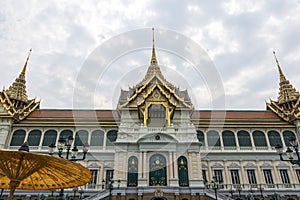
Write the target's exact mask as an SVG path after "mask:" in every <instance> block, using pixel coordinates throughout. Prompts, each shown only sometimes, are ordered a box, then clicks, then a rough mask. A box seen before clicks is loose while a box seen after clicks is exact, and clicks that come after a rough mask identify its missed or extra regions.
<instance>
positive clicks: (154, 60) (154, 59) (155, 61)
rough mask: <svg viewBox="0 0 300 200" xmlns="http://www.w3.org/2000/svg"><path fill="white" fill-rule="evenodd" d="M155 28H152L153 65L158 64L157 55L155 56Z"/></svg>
mask: <svg viewBox="0 0 300 200" xmlns="http://www.w3.org/2000/svg"><path fill="white" fill-rule="evenodd" d="M154 44H155V42H154V28H152V58H151V64H156V63H157V60H156V55H155V46H154Z"/></svg>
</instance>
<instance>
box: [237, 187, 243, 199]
mask: <svg viewBox="0 0 300 200" xmlns="http://www.w3.org/2000/svg"><path fill="white" fill-rule="evenodd" d="M236 189H237V191H238V193H239V197H240V198H241V192H242V187H241V186H240V185H239V186H237V188H236Z"/></svg>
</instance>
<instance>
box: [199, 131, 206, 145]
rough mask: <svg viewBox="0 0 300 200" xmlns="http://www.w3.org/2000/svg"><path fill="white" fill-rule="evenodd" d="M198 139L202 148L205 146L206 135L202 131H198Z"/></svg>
mask: <svg viewBox="0 0 300 200" xmlns="http://www.w3.org/2000/svg"><path fill="white" fill-rule="evenodd" d="M197 139H198V141H199V142H201V146H205V141H204V133H203V132H202V131H197Z"/></svg>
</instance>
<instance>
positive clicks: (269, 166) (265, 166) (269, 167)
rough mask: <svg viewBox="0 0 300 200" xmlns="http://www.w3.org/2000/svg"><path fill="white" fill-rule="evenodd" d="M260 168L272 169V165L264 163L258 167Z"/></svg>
mask: <svg viewBox="0 0 300 200" xmlns="http://www.w3.org/2000/svg"><path fill="white" fill-rule="evenodd" d="M260 168H262V169H272V165H271V164H270V163H267V162H265V163H263V164H262V165H261V166H260Z"/></svg>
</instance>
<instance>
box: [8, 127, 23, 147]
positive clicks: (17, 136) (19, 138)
mask: <svg viewBox="0 0 300 200" xmlns="http://www.w3.org/2000/svg"><path fill="white" fill-rule="evenodd" d="M25 134H26V132H25V131H24V130H16V131H14V133H13V136H12V139H11V141H10V146H21V145H22V144H23V143H24V140H25Z"/></svg>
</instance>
